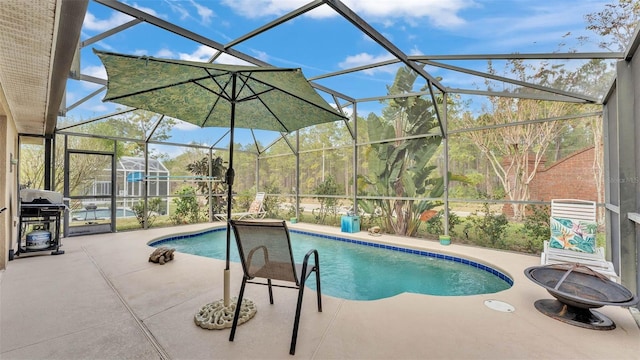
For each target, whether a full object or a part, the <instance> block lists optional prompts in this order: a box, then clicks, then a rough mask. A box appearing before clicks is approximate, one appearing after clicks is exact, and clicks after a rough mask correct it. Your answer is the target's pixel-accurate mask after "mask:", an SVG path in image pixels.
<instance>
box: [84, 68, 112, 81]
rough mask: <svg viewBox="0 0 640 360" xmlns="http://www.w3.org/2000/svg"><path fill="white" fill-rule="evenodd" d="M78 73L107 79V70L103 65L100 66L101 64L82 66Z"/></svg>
mask: <svg viewBox="0 0 640 360" xmlns="http://www.w3.org/2000/svg"><path fill="white" fill-rule="evenodd" d="M80 73H82V74H84V75H89V76H93V77H97V78H100V79H105V80H106V79H107V70H105V68H104V66H102V65H99V66H87V67H84V68H82V70H81V71H80Z"/></svg>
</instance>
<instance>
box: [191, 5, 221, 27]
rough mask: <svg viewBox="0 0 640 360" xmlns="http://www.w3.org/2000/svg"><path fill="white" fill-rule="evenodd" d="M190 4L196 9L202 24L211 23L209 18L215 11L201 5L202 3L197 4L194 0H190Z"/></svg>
mask: <svg viewBox="0 0 640 360" xmlns="http://www.w3.org/2000/svg"><path fill="white" fill-rule="evenodd" d="M191 5H193V6H194V7H195V8H196V11H197V12H198V15H199V16H200V21H201V22H202V23H203V24H209V23H211V18H212V17H214V16H215V13H214V12H213V10H211V9H209V8H208V7H206V6H202V5H200V4H198V3H197V2H195V1H194V0H191Z"/></svg>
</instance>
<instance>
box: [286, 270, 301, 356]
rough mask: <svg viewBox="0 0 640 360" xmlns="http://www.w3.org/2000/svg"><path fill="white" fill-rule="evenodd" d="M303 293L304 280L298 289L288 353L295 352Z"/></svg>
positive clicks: (293, 353)
mask: <svg viewBox="0 0 640 360" xmlns="http://www.w3.org/2000/svg"><path fill="white" fill-rule="evenodd" d="M303 295H304V281H303V282H302V284H300V289H298V304H297V305H296V318H295V320H294V321H293V334H291V347H290V348H289V354H291V355H295V353H296V341H297V339H298V325H299V324H300V313H301V312H302V296H303Z"/></svg>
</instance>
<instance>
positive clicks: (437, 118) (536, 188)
mask: <svg viewBox="0 0 640 360" xmlns="http://www.w3.org/2000/svg"><path fill="white" fill-rule="evenodd" d="M145 6H149V7H150V8H138V7H136V6H131V5H128V4H126V3H124V2H119V1H112V0H96V1H92V2H90V3H89V7H88V13H91V14H92V16H101V18H103V19H118V18H120V17H121V19H124V20H121V21H120V22H119V23H118V24H117V25H114V26H112V27H110V28H108V29H102V30H97V28H90V27H89V25H87V28H86V29H85V30H86V31H84V33H83V35H82V36H81V39H80V40H81V41H80V42H79V47H78V54H77V56H76V58H77V59H76V60H77V62H76V63H75V64H74V67H73V68H72V71H71V75H70V79H69V81H68V85H67V91H68V92H69V93H74V94H75V96H74V97H73V100H72V99H71V98H70V99H68V100H67V103H66V104H63V107H64V108H63V109H62V111H61V112H62V113H63V114H64V116H61V117H60V118H59V121H58V125H57V127H56V131H55V136H53V137H52V138H51V139H48V140H47V141H48V142H49V144H50V145H51V147H52V149H53V151H51V153H52V154H53V156H52V158H53V160H52V161H53V162H54V164H56V165H54V166H53V171H52V173H53V174H51V175H50V178H49V179H45V183H48V184H51V187H52V188H55V189H59V190H61V191H63V192H65V196H76V195H77V197H78V198H79V200H82V197H84V196H89V195H88V194H80V190H79V189H80V188H81V186H79V184H80V183H81V180H79V179H80V177H75V176H74V174H86V173H94V172H93V170H92V169H96V168H98V167H97V166H96V165H95V164H92V161H94V160H95V161H107V162H110V161H113V162H110V163H112V164H114V166H113V167H112V168H114V169H115V171H113V172H112V173H113V174H110V175H109V176H112V177H111V179H116V180H117V181H118V184H120V185H118V191H117V192H115V193H114V192H107V191H106V190H105V191H102V190H101V191H102V195H103V196H105V198H104V199H105V201H108V202H111V203H112V204H114V206H115V207H119V206H122V207H131V204H132V202H137V203H139V204H140V206H141V207H142V208H141V209H142V211H141V213H142V214H143V215H144V214H147V215H148V214H150V213H152V212H153V213H154V216H155V220H154V223H150V222H149V221H145V220H144V219H143V221H141V222H134V223H133V224H126V225H123V226H125V228H147V227H150V226H162V225H165V224H182V223H193V222H205V221H212V220H213V217H212V214H214V213H219V212H221V211H222V210H224V207H225V200H226V194H225V189H226V185H225V182H224V180H223V179H224V173H225V171H226V167H227V165H228V159H229V153H228V149H229V141H230V139H229V129H228V128H200V127H197V126H194V125H190V124H187V123H185V122H182V121H181V120H179V119H173V118H169V117H167V116H164V115H163V114H155V113H151V112H146V111H142V110H139V109H133V108H123V107H122V106H119V105H116V104H113V103H108V102H107V103H102V102H101V101H100V100H101V99H102V97H103V96H104V92H105V89H106V86H107V81H108V79H107V78H106V75H105V74H104V73H101V72H100V71H97V72H92V71H91V70H94V68H93V67H95V66H98V64H99V61H98V59H97V58H96V57H95V55H94V54H93V51H92V48H96V49H110V48H111V47H116V45H120V46H119V49H118V51H119V52H123V53H130V54H134V53H136V51H138V50H140V49H139V48H138V47H136V46H127V45H124V41H123V39H138V37H139V36H141V34H144V35H145V38H148V39H149V40H148V41H145V42H144V46H145V47H146V48H147V49H149V50H148V51H144V52H138V54H143V56H147V55H151V54H154V57H163V56H161V55H163V54H164V55H165V56H164V57H171V56H173V57H179V55H178V53H180V52H181V51H186V50H176V51H174V52H171V51H161V50H167V49H165V48H164V47H163V46H164V45H163V44H164V42H165V41H169V40H170V41H171V42H172V44H174V45H172V46H174V47H175V49H191V50H189V51H194V49H196V48H197V49H198V50H199V51H201V52H204V53H205V54H206V55H205V56H200V57H199V58H198V60H200V61H204V62H216V63H224V64H243V65H254V66H278V67H298V66H300V67H301V68H302V70H303V71H304V75H305V76H306V78H307V79H308V80H309V81H310V83H311V85H312V86H313V87H314V88H315V89H316V90H317V92H318V93H319V94H320V95H321V96H322V97H323V98H324V99H325V100H326V101H327V102H329V103H330V104H331V105H332V106H334V107H335V108H336V109H337V110H338V111H339V112H341V113H342V114H343V115H345V116H346V117H347V118H348V119H347V120H345V121H341V122H335V123H329V124H322V125H318V126H314V127H310V128H303V129H301V130H298V131H296V132H293V133H290V134H285V133H279V132H273V131H260V130H253V131H252V130H247V129H237V133H236V135H235V141H234V145H235V146H234V148H235V150H234V159H235V160H234V169H235V174H236V177H235V183H234V193H235V195H234V203H233V210H234V211H246V209H247V208H248V207H249V204H250V202H251V200H252V199H253V198H254V197H255V193H256V192H259V191H260V192H266V193H267V198H266V201H265V207H266V210H267V214H268V215H267V216H268V217H272V218H280V219H287V220H290V219H292V218H295V219H296V220H297V221H302V222H310V223H318V224H325V225H330V226H339V224H340V218H341V217H342V216H344V215H347V214H353V215H359V216H360V217H361V221H362V230H365V231H366V230H367V229H368V228H371V227H376V226H377V227H380V228H381V229H382V231H383V232H387V233H393V234H400V235H406V236H416V237H424V238H437V236H438V235H442V234H449V235H451V236H452V237H453V239H454V241H458V242H460V243H474V244H477V245H480V246H488V247H495V248H504V249H510V250H516V251H523V252H529V253H535V252H539V251H540V250H541V244H542V243H541V241H542V240H541V238H540V234H539V233H536V231H537V230H540V229H544V226H545V224H544V221H543V219H544V218H545V216H546V215H545V214H546V213H545V212H547V211H548V209H547V206H548V204H549V201H550V200H551V199H553V198H580V199H588V200H593V201H596V202H597V203H598V204H599V206H598V207H599V214H598V216H599V224H600V225H601V236H600V240H599V241H600V242H601V243H602V245H604V246H606V247H607V249H608V251H609V252H610V254H608V255H609V256H610V258H611V260H612V261H613V263H614V264H615V265H616V267H617V268H618V269H619V270H621V273H622V276H623V279H625V278H626V280H623V281H625V282H626V285H627V286H628V287H629V288H633V286H634V284H636V283H638V282H639V281H640V275H638V268H637V263H636V259H637V257H638V252H639V251H640V250H639V249H638V245H637V242H636V240H635V230H634V228H635V225H634V224H635V223H633V222H631V223H630V221H629V219H637V217H638V216H637V215H633V214H637V211H638V209H637V208H636V206H635V205H629V204H625V201H624V199H627V198H635V197H636V192H637V190H638V189H637V184H636V183H637V182H636V183H633V182H629V181H626V180H628V179H630V178H633V177H634V176H635V175H633V176H632V175H629V174H638V173H640V172H638V170H637V167H636V166H637V165H636V162H635V156H636V155H635V154H629V153H627V152H624V151H618V150H617V149H619V148H620V146H621V145H623V144H625V143H626V144H629V143H631V144H634V143H635V141H634V140H633V139H629V138H626V136H630V135H629V134H633V133H634V131H636V130H635V128H634V127H633V126H630V125H629V124H628V123H629V122H630V123H632V124H633V123H634V122H636V121H635V119H634V116H633V111H632V105H631V104H632V103H633V101H632V98H633V97H632V96H633V94H634V91H633V85H632V84H633V80H634V79H635V76H634V75H633V74H632V72H630V70H629V69H628V68H627V66H630V65H629V64H631V59H632V58H633V55H634V53H635V50H636V44H637V38H634V37H633V36H631V35H629V36H628V38H626V39H625V40H626V43H624V44H622V43H618V44H616V46H610V47H609V48H606V49H605V50H606V51H601V50H602V49H599V48H598V49H597V50H594V49H596V48H597V47H594V46H590V47H589V46H584V47H581V46H583V45H584V44H581V42H580V41H579V39H573V42H571V44H570V45H569V46H567V47H563V46H564V45H563V44H562V43H563V42H569V39H567V38H563V39H558V43H557V44H556V45H557V46H558V47H559V48H560V50H558V48H556V47H553V48H552V47H549V46H547V47H544V48H543V47H538V46H537V45H535V44H530V43H527V44H520V45H518V46H515V47H514V48H513V49H509V50H508V51H504V50H503V51H499V50H496V52H495V53H487V52H485V53H483V54H473V53H469V54H455V53H454V54H452V55H447V53H446V52H442V53H438V54H435V55H434V54H432V55H429V50H428V49H430V48H431V45H432V44H433V43H434V42H437V41H438V39H437V37H434V36H436V35H437V34H438V31H437V30H434V31H433V34H426V33H425V34H421V35H417V34H412V35H411V37H410V36H409V35H407V38H420V37H421V36H422V37H424V39H425V40H424V42H418V40H415V43H413V46H412V43H411V42H404V41H401V40H400V39H396V41H391V39H389V38H388V36H386V35H385V34H386V33H385V31H384V29H385V28H384V25H383V24H382V23H381V22H380V21H379V19H378V17H377V16H375V15H374V14H372V13H369V12H366V11H364V10H362V11H358V10H357V9H352V8H350V7H348V6H347V4H346V2H345V3H343V2H341V1H335V0H327V1H321V0H317V1H311V2H309V3H308V4H306V5H303V6H299V7H294V8H291V9H287V10H286V11H282V12H280V13H278V14H277V15H271V16H267V17H266V18H267V19H268V20H265V18H261V17H260V16H256V17H248V18H247V19H248V20H247V21H246V22H244V23H242V25H239V24H241V22H239V21H237V22H234V24H236V25H237V26H236V27H232V28H233V29H227V30H226V31H228V35H222V34H221V33H219V32H217V30H211V29H207V28H199V27H197V26H195V25H193V26H192V25H191V24H186V23H183V22H181V21H178V19H177V18H175V19H174V21H173V22H170V21H168V20H166V19H167V18H171V16H168V17H167V16H166V15H164V12H163V11H165V12H169V10H168V9H166V8H163V7H162V6H163V5H161V4H150V3H145ZM152 8H153V9H152ZM161 14H163V15H161ZM320 14H324V15H323V16H326V18H329V19H330V20H328V21H330V22H331V25H329V24H327V23H325V22H323V21H321V20H319V19H325V17H323V16H320ZM235 20H237V19H235ZM514 21H515V20H514ZM338 26H340V27H339V28H340V29H341V30H340V33H339V34H337V33H334V32H333V31H332V29H333V28H334V27H335V28H338ZM585 27H586V26H585ZM409 28H410V26H409ZM436 28H437V27H436ZM434 29H435V28H434ZM560 29H562V27H561V26H560ZM558 32H562V33H567V32H568V31H567V30H564V29H562V31H560V30H558ZM302 34H304V36H303V35H302ZM294 35H295V36H294ZM275 36H281V37H282V36H284V37H286V38H287V42H286V44H284V43H280V42H272V41H269V39H271V37H275ZM485 36H486V38H483V39H482V44H480V45H479V46H480V48H487V49H498V46H497V45H495V42H493V43H492V40H491V38H490V36H489V34H486V35H485ZM567 36H568V35H567ZM216 39H217V40H218V41H223V40H224V42H218V41H216ZM328 39H332V40H331V41H329V40H328ZM363 39H364V41H363ZM634 39H635V40H634ZM333 41H335V42H339V43H350V44H352V45H353V46H352V47H353V49H348V50H342V51H343V52H340V50H338V48H339V47H337V46H332V42H333ZM479 41H480V40H479ZM534 43H535V42H534ZM139 46H142V45H139ZM291 49H297V51H291ZM419 49H421V50H419ZM531 49H535V50H533V51H532V50H531ZM450 50H451V49H450ZM345 51H346V52H345ZM465 53H467V52H465ZM267 54H268V55H267ZM358 54H361V55H362V56H361V57H358V56H357V55H358ZM366 54H377V55H376V56H365V55H366ZM156 55H157V56H156ZM183 55H184V54H183ZM185 58H186V57H185ZM363 58H364V60H362V61H356V59H363ZM317 59H330V60H331V61H333V63H335V64H339V65H336V66H334V67H333V68H329V69H327V68H326V67H325V66H324V65H321V64H320V63H315V62H314V61H315V60H317ZM345 59H348V60H345ZM300 64H303V65H300ZM97 74H99V75H97ZM620 90H622V91H620ZM79 94H82V95H79ZM629 94H631V95H629ZM185 106H188V103H186V104H185ZM83 107H84V108H85V109H84V110H85V111H84V112H83V111H81V110H82V109H83ZM86 108H100V109H101V111H100V112H99V113H98V114H97V115H96V113H95V112H94V113H92V114H91V115H87V112H86ZM73 157H76V158H77V159H82V161H80V160H79V161H74V160H71V161H70V160H69V159H71V158H73ZM105 157H106V158H105ZM98 158H101V160H96V159H98ZM111 158H113V159H111ZM23 159H24V157H21V161H22V160H23ZM65 159H66V160H65ZM92 159H94V160H92ZM117 164H122V168H119V166H120V165H117ZM125 168H128V170H125ZM60 171H65V172H66V173H67V175H66V178H64V179H63V177H62V176H60V175H56V174H59V172H60ZM116 174H117V175H116ZM612 179H617V180H619V181H611V180H612ZM623 179H626V180H624V181H623ZM109 181H110V180H108V179H107V180H97V182H95V183H94V184H95V185H96V186H98V187H99V186H106V185H105V184H111V182H109ZM99 184H102V185H99ZM74 191H76V193H74ZM96 191H97V190H96ZM156 199H160V200H156ZM158 201H162V204H160V205H159V204H158ZM120 204H122V205H120ZM627 214H628V215H627ZM547 217H548V216H547ZM541 219H542V220H541ZM118 224H125V221H124V220H122V221H121V220H118V219H116V220H115V225H118ZM115 225H114V227H113V228H112V230H115V229H116V226H115ZM118 226H120V225H118ZM547 226H548V225H547ZM632 255H633V256H632Z"/></svg>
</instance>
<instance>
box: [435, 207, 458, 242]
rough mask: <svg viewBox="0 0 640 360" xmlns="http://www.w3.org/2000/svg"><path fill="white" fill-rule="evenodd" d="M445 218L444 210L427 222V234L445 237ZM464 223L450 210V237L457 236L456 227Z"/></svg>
mask: <svg viewBox="0 0 640 360" xmlns="http://www.w3.org/2000/svg"><path fill="white" fill-rule="evenodd" d="M443 218H444V209H442V210H440V211H438V213H437V214H435V215H434V216H433V217H432V218H431V219H429V220H427V233H429V234H433V235H443V234H444V226H443V225H442V223H443ZM461 222H462V221H461V220H460V217H459V216H458V215H456V214H455V213H454V212H452V211H451V209H449V235H451V236H455V235H456V232H455V230H454V227H455V226H456V225H458V224H460V223H461Z"/></svg>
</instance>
